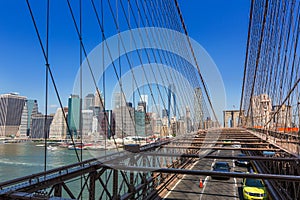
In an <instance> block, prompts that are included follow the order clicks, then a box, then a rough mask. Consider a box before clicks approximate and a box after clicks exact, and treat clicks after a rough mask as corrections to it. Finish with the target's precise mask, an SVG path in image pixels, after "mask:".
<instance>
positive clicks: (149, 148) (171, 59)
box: [0, 0, 300, 200]
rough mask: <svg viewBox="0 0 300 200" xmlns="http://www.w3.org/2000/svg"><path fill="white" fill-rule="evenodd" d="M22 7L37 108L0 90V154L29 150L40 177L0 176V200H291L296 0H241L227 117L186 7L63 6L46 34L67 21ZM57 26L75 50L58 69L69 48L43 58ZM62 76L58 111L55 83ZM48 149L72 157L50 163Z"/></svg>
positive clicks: (295, 192)
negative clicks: (238, 55)
mask: <svg viewBox="0 0 300 200" xmlns="http://www.w3.org/2000/svg"><path fill="white" fill-rule="evenodd" d="M24 2H25V3H24V6H23V9H24V10H26V13H27V17H28V18H27V19H28V20H29V21H30V23H31V24H30V25H31V26H30V29H31V33H32V37H34V38H35V40H34V41H35V45H36V47H37V48H38V52H39V53H40V54H39V56H40V57H41V59H38V58H36V59H35V63H36V65H39V66H41V69H42V70H44V72H43V73H44V75H45V77H43V80H42V81H41V82H39V83H34V85H33V87H34V88H32V90H37V89H40V88H42V89H41V93H42V95H44V100H45V102H44V106H42V107H43V108H44V111H38V108H37V102H36V101H31V100H28V99H26V98H25V97H23V96H19V95H18V94H15V93H10V94H4V95H0V106H1V110H0V114H1V117H0V118H1V119H0V137H1V141H3V143H4V144H2V143H1V144H0V145H2V146H3V147H4V148H6V147H5V145H10V144H9V143H19V142H20V143H22V144H23V143H24V144H25V143H26V144H28V145H33V144H34V146H38V145H40V146H42V147H39V149H40V151H41V152H43V158H40V157H37V158H34V159H36V160H37V159H42V161H41V162H43V167H42V168H43V169H41V170H40V171H32V173H30V174H27V175H25V174H24V176H22V177H17V178H16V177H13V178H12V179H11V180H4V179H3V178H1V177H0V181H1V182H0V199H24V200H25V199H37V200H41V199H51V200H58V199H61V200H63V199H66V200H67V199H68V200H71V199H90V200H94V199H122V200H125V199H166V200H171V199H300V166H299V165H300V164H299V158H300V157H299V155H300V146H299V145H300V144H299V142H300V132H299V127H300V96H299V92H300V86H299V81H300V72H299V69H300V57H299V50H300V45H299V44H298V39H299V38H298V37H299V34H300V1H298V0H290V1H286V0H249V8H248V12H249V13H248V19H247V20H248V21H247V26H248V29H247V30H246V33H247V35H246V37H245V38H244V41H245V42H244V43H245V44H246V46H245V47H246V48H245V49H241V51H243V50H244V51H245V55H244V63H243V66H238V67H239V68H243V77H232V78H239V79H241V80H242V84H241V87H240V91H241V94H240V99H239V106H238V107H237V108H234V109H225V107H224V105H225V101H226V99H225V98H226V97H225V96H226V95H225V89H224V85H223V83H222V78H221V76H220V75H219V73H218V70H217V67H216V64H215V63H214V62H213V61H212V58H211V57H210V56H209V55H208V53H207V52H206V51H205V50H204V48H202V46H201V45H199V44H198V43H197V42H196V40H194V39H192V38H191V37H190V36H189V28H188V27H189V24H187V23H186V22H185V20H184V15H185V13H184V12H182V9H181V6H182V5H180V4H189V3H190V4H193V2H192V1H191V2H183V1H179V0H148V1H146V0H144V1H138V0H128V1H124V0H115V1H111V0H101V1H94V0H89V1H82V0H66V1H65V2H64V4H63V5H64V7H63V8H60V12H61V13H66V14H67V16H68V17H69V18H68V19H69V20H68V24H65V25H61V24H60V27H58V28H56V29H55V28H54V23H52V24H51V22H52V20H53V21H55V20H56V21H63V22H64V23H65V22H66V20H65V19H63V18H59V19H58V17H57V16H56V15H58V16H60V15H59V13H58V12H56V13H54V12H53V11H52V10H54V9H55V8H56V7H55V1H50V0H44V1H40V2H39V3H36V2H34V1H31V0H24ZM56 3H57V2H56ZM200 5H201V3H200ZM41 13H42V14H41ZM204 20H205V19H204ZM90 26H93V28H91V27H90ZM67 27H71V28H72V29H71V30H70V33H72V35H73V36H72V37H73V38H74V40H75V41H76V47H75V46H74V48H73V46H72V51H73V50H74V49H75V51H77V53H75V54H74V55H73V54H72V56H71V57H72V60H75V62H77V63H75V62H74V63H73V64H74V65H75V66H72V67H68V68H67V67H66V66H64V65H65V58H64V57H60V55H59V54H60V53H59V52H65V51H67V50H69V48H67V47H65V46H59V45H58V46H56V47H57V49H56V48H55V49H54V48H52V49H51V45H52V44H53V45H55V43H56V39H57V40H67V39H68V37H71V36H70V35H69V33H66V34H65V35H63V36H62V35H58V33H59V30H62V29H64V28H66V29H67ZM204 28H205V27H204ZM53 29H55V30H56V32H55V31H53ZM55 34H57V35H55ZM60 37H62V38H60ZM95 41H96V42H95ZM60 48H61V49H60ZM70 49H71V48H70ZM23 62H26V60H24V61H23ZM76 64H78V66H76ZM65 67H66V68H67V70H66V71H60V69H63V68H65ZM69 70H74V71H76V78H75V79H74V83H73V85H72V87H73V91H72V92H70V93H72V94H71V95H70V97H69V98H68V103H67V104H68V105H67V106H66V105H64V99H63V97H62V95H61V88H62V86H63V85H64V84H66V83H65V82H64V79H67V78H63V79H62V78H60V76H65V77H68V74H69V73H68V71H69ZM30 73H32V74H34V72H30ZM23 84H26V83H23ZM36 88H37V89H36ZM53 99H54V100H55V101H56V102H57V104H58V108H57V110H56V111H54V112H55V113H54V114H50V113H51V112H52V111H51V110H50V108H49V107H50V103H49V102H50V101H53ZM41 104H43V103H41ZM10 109H11V110H10ZM42 113H43V114H42ZM16 119H18V120H19V122H18V123H13V122H15V121H16ZM7 148H8V147H7ZM34 148H37V147H34ZM52 151H56V152H57V153H60V152H67V151H68V152H72V154H73V156H74V158H75V159H76V160H73V162H72V163H65V164H64V165H60V166H52V167H49V164H51V161H50V159H49V155H50V154H51V152H52ZM0 152H1V154H2V151H1V148H0ZM87 152H88V153H87ZM87 154H89V156H86V155H87ZM66 155H67V154H66ZM68 155H69V154H68ZM3 157H5V154H4V155H3ZM62 157H63V156H62ZM37 162H38V161H37ZM22 167H23V166H22ZM1 168H2V167H0V170H1V171H2V170H4V169H1ZM10 173H12V174H13V173H14V172H13V171H11V172H10ZM0 174H1V173H0Z"/></svg>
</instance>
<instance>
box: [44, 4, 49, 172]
mask: <svg viewBox="0 0 300 200" xmlns="http://www.w3.org/2000/svg"><path fill="white" fill-rule="evenodd" d="M46 9H47V10H46V13H47V16H46V58H47V59H46V71H45V72H46V74H45V75H46V76H45V79H46V80H45V82H46V83H45V121H44V139H45V148H44V171H45V172H46V170H47V135H48V134H47V131H48V130H47V114H48V73H49V14H50V0H47V8H46Z"/></svg>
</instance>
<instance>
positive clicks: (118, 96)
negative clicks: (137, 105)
mask: <svg viewBox="0 0 300 200" xmlns="http://www.w3.org/2000/svg"><path fill="white" fill-rule="evenodd" d="M121 106H126V100H125V96H124V95H122V93H121V92H116V93H115V94H114V108H120V107H121Z"/></svg>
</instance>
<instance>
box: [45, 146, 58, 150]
mask: <svg viewBox="0 0 300 200" xmlns="http://www.w3.org/2000/svg"><path fill="white" fill-rule="evenodd" d="M47 149H48V150H51V151H54V150H57V147H53V146H51V145H50V146H48V147H47Z"/></svg>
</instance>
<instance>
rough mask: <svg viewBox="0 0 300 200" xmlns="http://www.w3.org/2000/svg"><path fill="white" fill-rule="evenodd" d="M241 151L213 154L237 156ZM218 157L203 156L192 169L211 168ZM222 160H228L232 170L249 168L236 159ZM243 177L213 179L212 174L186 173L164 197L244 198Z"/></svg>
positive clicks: (172, 199)
mask: <svg viewBox="0 0 300 200" xmlns="http://www.w3.org/2000/svg"><path fill="white" fill-rule="evenodd" d="M239 153H241V151H240V150H238V149H237V150H217V151H215V152H214V153H212V154H211V155H219V156H236V155H238V154H239ZM216 161H218V159H206V158H202V159H201V160H199V161H196V162H195V163H194V165H193V166H192V168H191V169H195V170H211V169H212V166H213V165H214V163H215V162H216ZM220 161H225V162H228V163H229V165H230V166H231V171H235V172H244V173H245V172H247V168H245V167H238V166H235V164H234V160H229V159H227V160H226V159H222V160H220ZM200 179H202V181H203V187H202V188H200V187H199V185H200ZM241 182H242V179H241V178H230V179H229V180H223V179H212V178H211V177H210V176H204V177H199V176H194V175H184V176H183V177H182V178H181V179H180V180H178V181H177V183H176V184H175V185H172V186H168V187H167V188H166V189H167V191H168V192H167V194H166V195H165V197H164V198H163V199H165V200H175V199H203V200H206V199H208V200H210V199H214V200H215V199H222V200H224V199H231V200H232V199H243V198H242V189H241V187H242V185H241Z"/></svg>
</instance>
